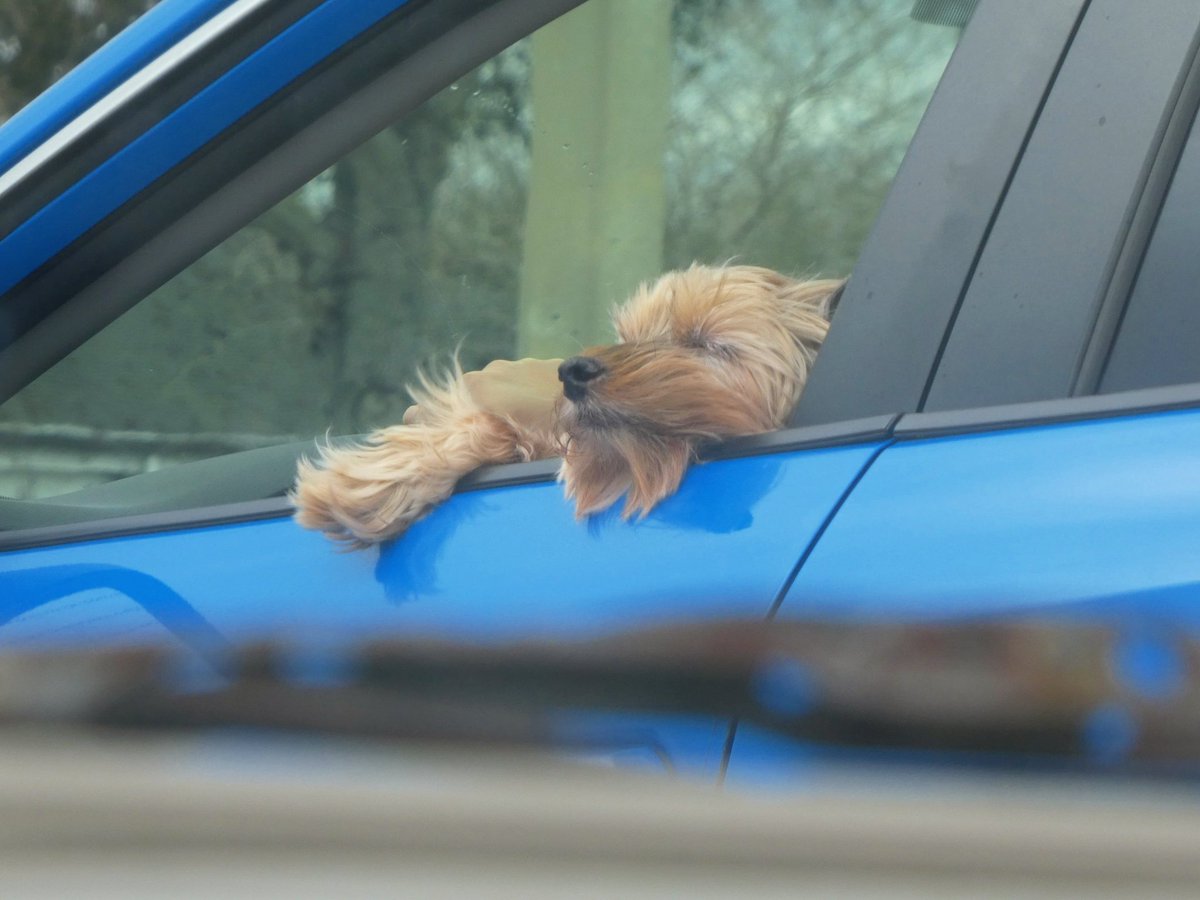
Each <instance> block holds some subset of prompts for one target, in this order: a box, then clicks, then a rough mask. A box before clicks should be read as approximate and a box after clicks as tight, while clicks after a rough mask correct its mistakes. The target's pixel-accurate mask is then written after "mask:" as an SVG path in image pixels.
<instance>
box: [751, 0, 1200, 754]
mask: <svg viewBox="0 0 1200 900" xmlns="http://www.w3.org/2000/svg"><path fill="white" fill-rule="evenodd" d="M1198 33H1200V11H1197V9H1196V8H1195V6H1194V5H1193V4H1189V3H1169V2H1163V3H1156V4H1148V5H1139V6H1138V7H1136V8H1134V7H1130V6H1127V5H1124V4H1120V3H1104V2H1093V3H1092V4H1090V5H1089V8H1088V10H1087V12H1086V15H1085V16H1084V17H1083V19H1082V20H1081V22H1080V24H1079V28H1078V31H1077V33H1076V36H1075V38H1074V40H1073V42H1072V44H1071V46H1070V49H1069V52H1068V53H1067V55H1066V56H1065V58H1064V60H1063V63H1062V66H1061V69H1060V71H1059V73H1058V75H1057V77H1056V80H1055V83H1054V87H1053V89H1052V91H1051V93H1050V95H1049V97H1048V98H1047V101H1046V104H1045V106H1044V109H1043V111H1042V113H1041V115H1040V117H1039V121H1038V123H1037V125H1036V127H1035V129H1034V130H1033V132H1032V134H1031V136H1030V139H1029V142H1028V145H1027V146H1026V147H1025V148H1024V150H1023V154H1022V159H1021V162H1020V165H1019V167H1018V168H1017V170H1016V172H1015V174H1014V176H1013V179H1012V183H1011V185H1010V187H1009V189H1008V191H1007V193H1006V196H1005V198H1004V201H1003V203H1002V205H1001V207H1000V209H999V211H998V214H997V216H996V219H995V221H994V222H993V223H992V225H991V228H990V234H989V236H988V239H987V242H986V244H985V245H984V247H983V249H982V251H981V253H980V255H979V257H978V261H977V264H976V265H975V267H974V269H973V271H972V272H971V275H970V278H969V279H968V280H967V281H966V283H965V285H964V292H963V298H962V301H961V305H960V307H959V309H958V310H957V312H956V318H955V324H954V327H953V329H952V330H951V331H950V333H949V335H948V338H947V340H946V343H945V346H944V349H943V352H942V353H941V357H940V360H939V364H938V366H937V368H936V370H935V371H934V372H933V376H932V378H931V379H930V381H929V383H928V384H927V385H926V388H925V394H924V397H923V400H922V403H921V407H920V409H921V411H920V412H917V413H912V414H907V415H904V416H902V417H901V419H900V421H899V422H898V424H897V426H896V428H895V430H894V432H893V437H894V441H893V443H891V444H889V446H887V447H886V448H885V449H884V450H883V451H882V452H881V453H880V454H879V456H878V458H877V459H876V460H875V461H874V463H873V464H872V465H871V467H870V469H869V471H868V472H867V473H866V474H865V475H864V476H863V478H862V480H861V481H860V482H859V484H858V486H857V487H856V489H855V490H854V492H853V493H852V494H851V495H850V497H849V498H848V499H847V501H846V502H845V503H844V504H843V505H842V506H841V507H840V509H839V511H838V513H837V515H836V516H835V517H834V519H833V521H832V522H831V524H830V525H829V527H828V528H827V529H826V530H825V532H824V533H823V535H822V537H821V539H820V540H819V542H818V543H817V545H816V546H815V548H814V550H813V552H812V553H811V555H810V556H809V558H808V559H807V560H806V562H805V564H804V566H803V567H802V568H801V570H800V572H799V574H798V576H797V578H796V580H795V581H794V583H793V584H792V586H791V588H790V590H789V592H788V594H787V596H786V597H785V599H784V601H783V603H782V605H781V607H780V615H781V616H784V617H801V618H803V617H819V618H830V617H832V618H849V619H855V618H859V617H861V618H869V619H872V620H881V619H882V620H889V621H896V620H913V619H915V620H947V619H961V618H972V619H974V618H979V617H998V616H1021V617H1034V618H1043V619H1044V618H1051V619H1064V618H1066V619H1070V618H1076V617H1082V618H1086V619H1088V620H1090V621H1100V622H1109V623H1112V624H1115V625H1116V626H1117V627H1118V628H1119V630H1120V632H1119V633H1120V638H1119V640H1118V641H1117V642H1116V644H1115V645H1114V647H1115V649H1114V651H1113V659H1112V665H1113V670H1114V672H1115V673H1116V674H1117V676H1118V679H1119V681H1120V683H1121V684H1123V685H1124V688H1125V689H1126V690H1127V691H1128V697H1129V702H1130V703H1131V704H1132V703H1135V702H1142V701H1149V702H1153V701H1155V700H1156V699H1167V698H1169V697H1171V696H1173V692H1174V691H1176V690H1177V689H1178V688H1179V685H1180V683H1181V682H1180V677H1181V673H1182V672H1183V670H1184V669H1183V667H1184V665H1185V663H1184V655H1183V651H1182V650H1181V649H1180V648H1179V647H1178V646H1177V645H1176V643H1175V639H1176V637H1177V636H1178V635H1180V634H1181V633H1190V632H1191V631H1193V630H1194V629H1195V627H1196V625H1197V624H1198V623H1200V587H1198V586H1200V564H1198V560H1197V556H1196V554H1195V552H1194V550H1193V548H1194V546H1195V544H1196V541H1197V539H1200V460H1198V458H1197V456H1196V453H1195V447H1196V443H1195V442H1196V438H1197V436H1198V435H1197V428H1198V427H1200V414H1198V413H1197V410H1196V408H1195V407H1196V404H1197V398H1198V397H1200V395H1198V394H1197V392H1196V388H1195V385H1194V384H1189V382H1194V380H1195V378H1196V374H1197V370H1196V362H1195V360H1196V358H1197V357H1196V341H1197V337H1196V335H1197V333H1198V332H1197V327H1196V325H1197V322H1196V313H1195V312H1194V307H1195V303H1194V296H1193V294H1194V285H1195V278H1196V275H1197V272H1196V264H1195V254H1194V252H1192V250H1191V249H1190V248H1192V247H1193V246H1194V241H1195V238H1196V223H1195V209H1196V203H1197V200H1200V192H1198V189H1197V184H1198V183H1200V182H1198V180H1197V179H1198V172H1200V164H1198V159H1200V152H1198V150H1197V147H1196V138H1195V136H1194V132H1195V129H1196V126H1195V124H1194V121H1195V116H1196V109H1197V97H1198V96H1200V80H1198V71H1200V70H1198V69H1197V65H1196V63H1197V60H1196V47H1197V42H1196V36H1197V34H1198ZM1150 47H1153V48H1154V52H1153V53H1148V52H1147V50H1146V48H1150ZM1151 56H1153V57H1154V58H1153V59H1150V57H1151ZM1097 713H1098V714H1100V713H1105V714H1106V715H1105V716H1101V717H1100V718H1097V719H1095V721H1091V720H1089V721H1081V722H1080V746H1081V749H1082V750H1083V751H1084V752H1085V753H1092V754H1094V757H1093V760H1094V761H1099V760H1105V759H1108V760H1111V759H1119V758H1121V755H1122V754H1123V753H1124V752H1127V751H1128V750H1129V749H1130V748H1131V747H1132V746H1133V744H1134V742H1135V741H1136V734H1137V728H1136V724H1132V723H1133V721H1134V720H1133V719H1132V718H1131V714H1130V713H1129V712H1128V711H1127V710H1123V709H1116V710H1097ZM1101 720H1103V721H1104V722H1107V723H1109V724H1110V725H1113V728H1117V729H1118V730H1120V729H1122V728H1123V729H1124V731H1122V732H1121V734H1116V733H1115V732H1114V731H1113V728H1109V729H1108V730H1107V731H1105V729H1100V730H1099V731H1097V730H1095V729H1094V728H1092V726H1093V725H1095V722H1099V721H1101ZM1114 723H1115V724H1114ZM1089 729H1091V730H1089ZM743 738H745V740H743ZM788 759H789V754H788V753H780V749H779V747H778V746H777V745H775V744H774V743H773V742H772V741H770V740H769V739H767V738H764V737H763V736H762V735H756V734H753V733H751V732H750V731H749V730H744V732H743V733H742V734H739V737H738V742H737V744H736V745H735V752H734V766H733V770H732V771H734V772H735V773H737V774H747V775H749V774H751V773H753V772H754V771H755V770H756V768H757V767H758V766H760V765H762V766H767V767H768V768H770V767H771V766H773V765H775V764H781V765H783V766H785V767H786V766H788V765H794V760H795V757H790V759H791V760H792V761H791V762H787V761H786V760H788ZM768 761H769V762H768Z"/></svg>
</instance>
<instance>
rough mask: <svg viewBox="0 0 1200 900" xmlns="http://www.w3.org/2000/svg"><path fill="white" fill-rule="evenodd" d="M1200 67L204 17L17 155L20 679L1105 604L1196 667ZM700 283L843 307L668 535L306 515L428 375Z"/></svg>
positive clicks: (589, 327) (147, 19)
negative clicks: (391, 524)
mask: <svg viewBox="0 0 1200 900" xmlns="http://www.w3.org/2000/svg"><path fill="white" fill-rule="evenodd" d="M1198 38H1200V7H1197V6H1196V5H1195V4H1192V3H1186V2H1168V0H1154V2H1149V3H1140V4H1130V3H1125V2H1121V0H1091V2H1085V0H1036V2H1035V0H1019V2H1013V0H979V2H978V3H975V2H971V0H941V2H938V0H917V2H915V3H914V2H913V0H862V2H855V3H847V4H840V3H839V4H829V3H819V2H816V0H800V2H797V3H794V4H775V3H770V2H766V0H761V2H757V0H739V2H730V3H724V4H721V3H707V2H702V0H674V2H671V0H661V2H659V0H656V2H653V3H651V2H647V3H618V2H609V0H587V2H585V3H582V4H580V3H578V2H577V0H407V2H406V0H162V2H160V3H158V4H157V5H155V6H154V7H153V8H152V9H150V10H149V12H147V13H146V14H145V15H144V16H142V17H141V18H140V19H138V20H137V21H136V22H134V23H133V24H132V25H130V26H129V27H128V28H127V29H126V30H124V31H122V32H121V33H120V34H119V35H117V36H116V37H115V38H114V39H113V40H111V41H109V42H108V43H107V44H105V45H104V46H103V47H102V48H101V49H100V50H99V51H98V52H96V53H95V54H94V55H92V56H91V57H90V58H88V59H87V60H86V61H84V62H83V63H81V64H80V65H79V66H78V67H77V68H75V69H74V70H73V71H71V72H69V73H68V74H67V75H66V76H65V77H63V78H62V79H61V80H60V81H58V82H57V83H55V84H54V85H53V86H52V87H50V88H49V89H48V90H46V91H45V93H44V94H42V95H41V96H40V97H38V98H37V99H36V100H34V101H33V102H31V103H30V104H29V105H28V106H26V107H25V108H24V109H22V110H20V111H19V112H17V113H16V114H15V115H13V116H12V117H11V118H10V119H9V120H8V121H7V123H6V124H5V125H4V126H3V128H2V129H0V494H2V495H4V496H3V498H0V621H2V622H3V627H0V642H2V644H3V646H4V647H7V648H26V647H45V646H56V647H63V646H71V647H77V646H93V647H94V646H105V645H111V644H116V643H129V642H141V641H160V640H167V641H169V640H178V641H181V642H184V643H185V644H186V643H189V642H195V641H197V640H213V639H219V640H224V641H242V640H249V639H253V638H257V637H262V636H265V635H272V634H279V633H287V634H290V635H297V636H300V637H302V638H306V639H311V640H315V641H337V640H344V639H356V638H360V637H363V636H370V635H379V634H394V633H400V634H434V635H441V636H446V637H452V638H457V639H464V640H470V641H485V642H489V641H498V640H508V639H529V638H559V637H569V638H578V637H586V636H591V635H597V634H609V633H615V632H620V631H624V630H629V629H635V628H639V627H643V626H654V625H658V624H661V623H668V622H675V621H679V620H688V621H720V620H724V619H727V618H739V619H747V618H748V619H764V618H774V619H776V620H786V619H790V618H796V619H809V618H821V619H838V620H845V619H848V620H860V619H867V620H871V621H878V620H903V621H912V620H921V621H924V620H945V619H962V618H984V617H997V616H1003V617H1007V616H1016V615H1021V616H1030V615H1032V616H1039V617H1067V618H1077V617H1084V616H1086V617H1089V618H1092V619H1095V618H1100V619H1104V620H1107V621H1112V622H1115V623H1118V624H1119V626H1120V627H1121V628H1123V629H1127V631H1128V633H1129V635H1130V636H1131V640H1133V639H1136V640H1138V641H1140V642H1141V643H1140V644H1138V646H1141V647H1149V648H1151V652H1150V653H1149V657H1148V658H1149V659H1150V660H1151V665H1150V668H1153V661H1154V660H1156V659H1161V658H1162V655H1161V654H1159V655H1157V656H1156V655H1155V652H1156V651H1154V650H1153V648H1155V647H1160V645H1161V644H1162V642H1164V641H1169V639H1170V636H1171V635H1172V634H1176V633H1179V632H1180V631H1181V630H1187V629H1192V628H1193V626H1195V625H1196V624H1200V553H1198V552H1197V549H1196V548H1197V547H1200V453H1198V451H1197V448H1198V447H1200V410H1198V409H1197V406H1198V405H1200V387H1197V382H1200V353H1198V352H1197V350H1198V349H1200V304H1198V303H1196V302H1195V301H1194V292H1195V285H1196V284H1198V283H1200V254H1198V253H1196V252H1195V249H1194V248H1195V247H1196V246H1198V245H1200V218H1198V217H1197V216H1196V214H1195V210H1196V209H1200V138H1197V143H1196V144H1192V142H1191V141H1192V136H1193V132H1194V131H1195V130H1196V126H1195V122H1196V113H1197V109H1198V108H1200V62H1198V57H1197V46H1200V41H1198ZM694 259H700V260H704V261H708V262H721V261H724V260H727V259H738V260H740V261H745V262H751V263H756V264H762V265H768V266H772V267H774V268H777V269H780V270H784V271H789V272H793V273H798V274H816V273H818V272H819V273H821V274H824V275H830V276H832V275H839V276H840V275H847V276H849V282H848V284H847V287H846V289H845V291H844V293H843V296H842V298H841V300H840V303H839V306H838V309H837V312H836V314H835V316H834V319H833V323H832V327H831V331H830V335H829V338H828V341H827V343H826V345H825V347H824V349H823V350H822V352H821V355H820V357H819V359H818V360H817V363H816V367H815V369H814V371H813V373H812V377H811V380H810V383H809V385H808V387H807V389H806V391H805V394H804V396H803V397H802V398H801V401H800V403H799V405H798V407H797V408H796V410H795V412H794V415H793V418H792V422H791V425H790V427H788V428H787V429H784V430H782V431H779V432H776V433H772V434H767V435H762V436H756V437H750V438H744V439H738V440H735V441H730V442H728V443H726V444H723V445H721V446H718V447H713V448H711V450H710V451H709V452H708V453H707V454H706V456H705V458H704V459H703V460H702V461H701V463H700V464H698V465H696V466H693V468H692V469H691V470H690V471H689V473H688V475H687V477H686V479H685V481H684V483H683V485H682V488H681V489H680V491H679V492H678V493H677V494H676V495H675V496H673V497H671V498H670V499H668V500H667V501H665V502H664V503H663V504H661V506H659V507H657V508H656V509H655V510H654V511H653V512H652V513H651V514H650V515H649V516H647V517H646V518H645V519H643V520H640V521H633V522H626V521H622V520H621V518H620V517H619V515H618V514H617V512H614V511H610V512H609V513H604V514H600V515H598V516H594V517H593V518H591V519H590V520H588V521H586V522H583V523H580V522H576V521H575V520H574V517H573V515H572V510H571V508H570V506H569V504H568V503H567V502H566V501H565V500H564V498H563V495H562V490H561V488H560V486H559V485H557V484H556V483H555V480H554V475H555V471H556V465H555V463H554V462H553V461H543V462H534V463H528V464H519V465H505V466H498V467H493V468H489V469H485V470H481V471H479V472H477V473H475V474H474V475H472V476H470V477H469V478H467V479H466V480H465V481H464V482H463V483H462V484H460V486H459V490H458V491H457V492H456V493H455V495H454V496H453V497H452V498H451V499H450V501H448V502H447V503H446V504H444V505H443V506H441V507H439V508H438V509H436V510H435V511H434V512H433V513H432V514H431V515H429V516H428V517H427V518H425V519H423V520H421V521H420V522H418V523H417V524H416V525H415V526H414V527H413V528H412V529H411V530H410V531H409V532H408V533H407V534H405V535H403V536H402V537H401V538H399V539H397V540H394V541H392V542H389V543H387V544H384V545H383V546H381V547H379V548H377V549H373V550H370V551H362V552H350V553H347V552H342V551H340V550H339V549H338V548H337V547H335V546H333V545H332V544H331V543H330V542H329V541H328V540H326V539H325V538H323V537H322V536H321V535H319V534H315V533H311V532H308V531H305V530H303V529H301V528H300V527H299V526H297V525H296V524H295V523H294V522H293V521H292V519H291V508H290V506H289V503H288V500H287V498H286V492H287V491H288V489H289V487H290V485H291V482H292V479H293V477H294V473H295V466H296V462H297V460H298V459H299V458H300V457H301V456H302V455H303V454H305V453H307V452H311V451H312V448H313V446H314V440H316V439H323V437H324V435H325V434H327V433H329V432H331V431H332V433H335V434H354V433H361V432H363V431H366V430H368V429H369V428H371V427H375V426H379V425H384V424H388V423H391V422H397V421H399V417H400V415H401V414H402V412H403V409H404V407H405V406H406V405H407V403H408V401H407V399H406V396H405V394H404V391H403V384H404V383H405V382H406V381H412V380H413V379H414V378H415V373H416V371H417V370H418V368H419V367H422V366H424V367H431V366H432V367H434V368H436V367H437V366H438V365H446V364H447V362H448V360H449V359H450V355H451V354H452V353H453V352H454V350H455V348H456V346H461V348H462V350H461V352H462V354H463V361H464V364H465V365H468V366H470V365H478V364H481V363H483V362H486V361H487V360H489V359H492V358H517V357H520V356H560V357H561V356H569V355H571V354H572V353H574V352H576V351H577V350H578V349H579V348H580V347H583V346H588V345H589V344H595V343H601V342H604V341H606V340H608V339H609V338H608V336H609V331H608V323H607V317H608V312H609V308H610V306H611V305H612V304H613V303H615V302H617V301H619V300H620V299H621V298H622V297H624V296H625V295H627V294H628V292H629V291H630V290H632V288H633V287H634V286H635V285H636V284H637V283H638V282H640V281H642V280H644V279H647V278H651V277H653V276H654V275H656V274H657V273H659V272H661V271H663V270H666V269H670V268H676V267H679V266H684V265H687V264H688V263H690V262H691V261H692V260H694ZM627 725H628V722H623V723H622V724H621V725H620V726H619V727H621V728H625V727H626V726H627ZM641 726H644V739H643V738H639V739H638V741H641V743H642V744H643V745H644V746H645V747H651V746H653V747H660V748H661V747H665V748H666V752H667V753H668V754H674V755H675V756H676V757H677V759H676V761H677V762H678V763H679V764H680V765H685V766H687V767H689V768H691V769H693V770H695V771H697V772H701V773H715V772H717V771H718V770H719V769H720V768H721V767H722V766H726V767H728V769H729V771H730V773H732V774H737V773H738V772H739V771H740V770H747V771H748V770H749V769H751V768H753V767H754V766H756V765H760V764H761V763H762V761H763V760H766V759H776V758H777V755H776V754H777V753H778V750H779V748H778V747H776V746H775V745H773V744H772V743H771V741H770V740H768V739H767V738H766V737H764V736H761V735H755V734H754V733H752V732H751V731H750V730H748V729H742V730H740V731H738V730H737V729H732V730H731V728H730V723H729V722H728V721H721V720H719V719H703V718H695V719H686V720H685V719H683V718H680V719H677V720H670V721H668V720H666V719H647V720H646V721H645V722H642V723H641ZM596 727H601V728H602V727H603V723H600V725H597V726H596ZM613 727H614V728H617V727H618V726H617V725H614V726H613ZM638 741H634V742H633V743H635V744H636V743H638ZM634 749H635V750H636V749H637V748H636V747H635V748H634Z"/></svg>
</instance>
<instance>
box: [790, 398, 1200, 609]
mask: <svg viewBox="0 0 1200 900" xmlns="http://www.w3.org/2000/svg"><path fill="white" fill-rule="evenodd" d="M913 418H914V419H915V420H917V421H918V422H919V419H920V417H913ZM914 427H915V426H914ZM898 434H901V435H902V434H903V427H902V428H901V429H899V430H898ZM1198 440H1200V411H1197V410H1179V411H1170V412H1156V413H1149V414H1145V415H1130V416H1127V417H1120V418H1112V419H1103V420H1097V421H1082V422H1072V423H1066V424H1048V425H1043V426H1037V427H1029V428H1020V429H1015V430H1010V431H1001V432H986V433H981V434H962V435H953V436H947V437H933V438H928V439H919V440H901V441H899V442H897V443H896V444H895V445H894V446H892V447H889V448H888V449H886V450H885V451H884V452H883V453H882V454H881V455H880V457H879V459H878V460H877V461H876V462H875V464H874V465H873V466H872V467H871V469H870V471H869V472H868V473H867V474H866V476H864V478H863V480H862V482H861V483H860V484H859V485H858V487H857V489H856V490H855V491H854V493H853V494H852V495H851V496H850V498H849V499H848V500H847V502H846V503H845V504H844V505H843V507H842V508H841V510H840V511H839V513H838V515H837V517H836V518H835V519H834V521H833V522H832V523H831V525H830V526H829V528H828V529H827V530H826V532H825V533H824V535H823V537H822V539H821V541H820V542H819V543H818V544H817V546H816V548H815V549H814V551H813V553H812V554H811V556H810V557H809V559H808V561H807V563H806V564H805V566H804V568H803V569H802V571H801V572H800V574H799V576H798V577H797V579H796V581H795V583H794V584H793V585H792V588H791V590H790V591H789V592H788V595H787V597H786V598H785V600H784V603H783V605H782V607H781V610H780V613H781V615H790V616H821V617H825V616H839V617H840V616H850V617H858V616H870V617H880V618H886V619H905V618H910V617H916V618H930V617H937V618H944V617H962V616H992V615H1013V614H1020V615H1035V616H1060V615H1072V616H1074V615H1082V614H1087V615H1102V614H1104V615H1107V614H1109V613H1111V614H1114V615H1117V616H1119V617H1120V618H1121V619H1122V620H1124V619H1125V618H1127V617H1133V618H1136V619H1145V620H1148V621H1154V620H1159V619H1161V620H1164V621H1169V622H1171V623H1173V624H1176V625H1180V626H1186V627H1189V628H1193V627H1196V626H1198V625H1200V602H1198V601H1200V554H1197V552H1196V550H1195V548H1196V546H1197V545H1198V542H1200V461H1198V460H1197V458H1196V453H1195V447H1196V446H1197V441H1198Z"/></svg>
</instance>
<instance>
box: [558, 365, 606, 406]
mask: <svg viewBox="0 0 1200 900" xmlns="http://www.w3.org/2000/svg"><path fill="white" fill-rule="evenodd" d="M603 374H604V363H602V362H600V360H598V359H596V358H594V357H591V356H572V357H571V358H570V359H568V360H565V361H564V362H563V364H562V365H560V366H559V367H558V380H559V381H561V382H562V383H563V393H564V394H566V395H567V399H568V400H582V399H583V396H584V394H586V393H587V383H588V382H589V381H592V380H593V379H596V378H599V377H600V376H601V375H603Z"/></svg>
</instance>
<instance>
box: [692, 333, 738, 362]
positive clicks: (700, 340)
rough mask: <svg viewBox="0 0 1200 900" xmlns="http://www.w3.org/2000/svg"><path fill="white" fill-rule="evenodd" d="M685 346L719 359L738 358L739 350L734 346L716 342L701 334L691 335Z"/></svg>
mask: <svg viewBox="0 0 1200 900" xmlns="http://www.w3.org/2000/svg"><path fill="white" fill-rule="evenodd" d="M684 346H685V347H688V348H689V349H692V350H699V351H700V352H701V353H703V354H705V355H706V356H713V357H716V358H718V359H733V358H734V357H736V356H737V349H736V348H735V347H733V346H732V345H730V344H726V343H722V342H721V341H714V340H712V339H711V338H708V337H705V336H703V335H700V334H693V335H689V337H688V339H687V340H685V341H684Z"/></svg>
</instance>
